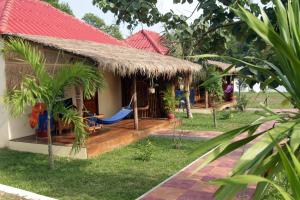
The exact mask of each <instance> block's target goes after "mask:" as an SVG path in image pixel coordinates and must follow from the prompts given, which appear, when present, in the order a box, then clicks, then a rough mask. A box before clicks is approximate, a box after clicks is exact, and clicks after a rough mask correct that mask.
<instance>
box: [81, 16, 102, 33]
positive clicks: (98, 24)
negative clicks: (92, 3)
mask: <svg viewBox="0 0 300 200" xmlns="http://www.w3.org/2000/svg"><path fill="white" fill-rule="evenodd" d="M82 20H83V21H85V22H86V23H88V24H90V25H92V26H94V27H95V28H98V29H101V30H103V29H104V28H105V27H106V24H105V22H104V20H103V19H101V18H100V17H98V16H96V15H94V14H93V13H86V14H85V15H84V16H83V18H82Z"/></svg>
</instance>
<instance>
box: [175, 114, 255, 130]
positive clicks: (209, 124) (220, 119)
mask: <svg viewBox="0 0 300 200" xmlns="http://www.w3.org/2000/svg"><path fill="white" fill-rule="evenodd" d="M228 112H229V111H219V112H217V128H214V126H213V115H212V114H199V113H194V114H193V117H194V118H193V119H187V118H186V114H185V113H177V114H176V116H177V117H179V118H181V119H182V122H183V124H182V126H181V127H179V128H180V129H183V130H199V131H221V132H226V131H230V130H233V129H236V128H239V127H242V126H245V125H247V124H249V123H251V122H253V121H254V120H255V119H257V118H258V117H259V115H257V114H255V113H254V112H236V111H232V112H231V113H232V117H231V118H229V119H224V117H225V116H226V115H227V114H228Z"/></svg>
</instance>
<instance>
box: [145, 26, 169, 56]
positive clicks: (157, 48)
mask: <svg viewBox="0 0 300 200" xmlns="http://www.w3.org/2000/svg"><path fill="white" fill-rule="evenodd" d="M141 32H142V34H144V35H145V36H146V38H147V39H148V40H149V41H150V43H151V44H152V45H153V46H154V48H155V49H156V50H157V51H158V53H160V54H164V53H163V52H162V51H161V49H160V48H159V47H158V46H157V45H156V43H155V42H154V40H153V39H152V38H151V36H150V35H148V33H147V31H144V29H142V31H141Z"/></svg>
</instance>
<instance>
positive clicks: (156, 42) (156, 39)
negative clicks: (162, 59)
mask: <svg viewBox="0 0 300 200" xmlns="http://www.w3.org/2000/svg"><path fill="white" fill-rule="evenodd" d="M125 42H126V43H127V44H128V45H129V46H131V47H134V48H137V49H143V50H146V51H151V52H156V53H159V54H163V55H166V54H167V53H168V52H169V49H168V48H166V47H165V46H163V44H162V42H161V36H160V35H159V33H156V32H153V31H148V30H141V31H139V32H137V33H135V34H133V35H132V36H129V37H128V38H127V39H126V40H125Z"/></svg>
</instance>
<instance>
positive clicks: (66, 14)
mask: <svg viewBox="0 0 300 200" xmlns="http://www.w3.org/2000/svg"><path fill="white" fill-rule="evenodd" d="M30 1H39V2H40V3H43V4H46V5H47V6H50V7H52V8H54V9H55V10H57V11H58V12H60V13H62V14H64V15H65V16H68V17H70V18H72V19H75V20H77V21H78V22H80V23H81V24H84V25H85V26H89V27H90V28H93V29H94V30H96V31H100V32H101V33H103V34H104V35H106V36H107V37H109V38H111V39H115V40H117V41H118V42H120V44H123V42H122V41H121V40H118V39H117V38H115V37H113V36H111V35H110V34H108V33H106V32H104V31H103V30H101V29H98V28H96V27H94V26H92V25H90V24H88V23H86V22H84V21H82V20H81V19H79V18H76V17H75V16H73V15H70V14H68V13H66V12H63V11H61V10H60V9H58V8H56V7H54V6H52V5H51V4H50V3H48V2H45V1H40V0H30ZM123 45H124V44H123Z"/></svg>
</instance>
